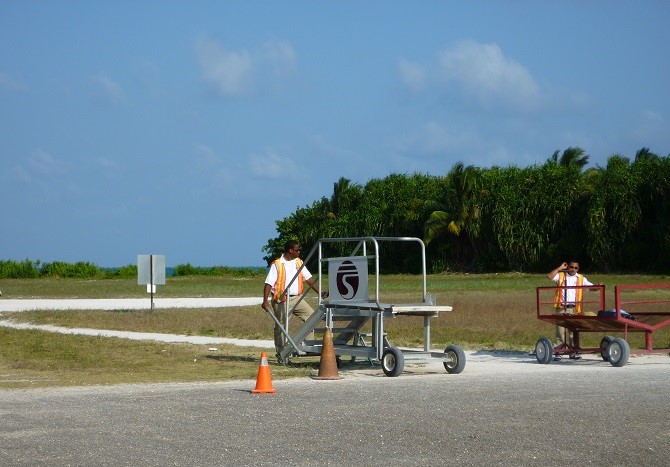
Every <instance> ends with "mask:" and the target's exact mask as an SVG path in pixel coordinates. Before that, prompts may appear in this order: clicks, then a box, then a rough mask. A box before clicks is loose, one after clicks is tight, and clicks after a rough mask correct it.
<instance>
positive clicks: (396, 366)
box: [382, 347, 405, 376]
mask: <svg viewBox="0 0 670 467" xmlns="http://www.w3.org/2000/svg"><path fill="white" fill-rule="evenodd" d="M404 368H405V357H404V355H403V354H402V350H400V349H399V348H397V347H387V348H386V350H384V353H383V354H382V370H384V374H385V375H386V376H398V375H399V374H400V373H402V370H403V369H404Z"/></svg>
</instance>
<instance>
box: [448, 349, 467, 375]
mask: <svg viewBox="0 0 670 467" xmlns="http://www.w3.org/2000/svg"><path fill="white" fill-rule="evenodd" d="M444 356H445V357H447V358H448V359H449V361H446V362H444V369H445V370H447V373H450V374H458V373H460V372H461V371H463V368H465V352H463V349H461V348H460V347H459V346H457V345H450V346H447V348H446V349H444Z"/></svg>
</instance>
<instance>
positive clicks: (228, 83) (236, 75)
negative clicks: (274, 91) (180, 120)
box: [195, 38, 296, 97]
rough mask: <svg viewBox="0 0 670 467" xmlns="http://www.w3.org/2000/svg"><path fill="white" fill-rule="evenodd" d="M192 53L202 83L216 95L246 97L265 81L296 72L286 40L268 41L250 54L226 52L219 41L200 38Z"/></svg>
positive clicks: (243, 50) (294, 62) (293, 53)
mask: <svg viewBox="0 0 670 467" xmlns="http://www.w3.org/2000/svg"><path fill="white" fill-rule="evenodd" d="M195 50H196V54H197V56H198V62H199V65H200V72H201V74H202V79H203V81H204V82H205V83H207V84H208V85H209V86H210V87H211V88H212V89H213V90H214V92H216V94H218V95H219V96H224V97H236V96H245V95H249V94H251V93H253V92H254V91H255V90H256V89H255V87H256V86H257V85H259V84H260V85H263V84H265V83H266V82H267V79H268V78H271V79H278V78H279V79H283V78H286V77H287V76H290V75H291V74H292V73H293V72H294V71H295V65H296V54H295V51H294V49H293V46H292V45H291V43H290V42H287V41H268V42H266V43H265V44H263V46H262V47H261V48H260V49H257V50H254V51H251V52H250V51H247V50H245V49H242V50H229V49H227V48H226V47H225V46H224V45H222V44H221V43H220V42H218V41H215V40H212V39H205V38H201V39H198V40H197V41H196V46H195Z"/></svg>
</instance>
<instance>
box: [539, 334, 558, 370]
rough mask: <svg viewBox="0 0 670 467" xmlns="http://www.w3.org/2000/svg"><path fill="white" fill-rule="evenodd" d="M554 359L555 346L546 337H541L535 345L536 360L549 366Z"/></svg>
mask: <svg viewBox="0 0 670 467" xmlns="http://www.w3.org/2000/svg"><path fill="white" fill-rule="evenodd" d="M553 357H554V346H553V345H552V344H551V341H550V340H549V339H547V338H546V337H540V338H539V339H538V340H537V342H536V343H535V358H536V359H537V363H542V364H543V365H544V364H547V363H549V362H550V361H551V359H552V358H553Z"/></svg>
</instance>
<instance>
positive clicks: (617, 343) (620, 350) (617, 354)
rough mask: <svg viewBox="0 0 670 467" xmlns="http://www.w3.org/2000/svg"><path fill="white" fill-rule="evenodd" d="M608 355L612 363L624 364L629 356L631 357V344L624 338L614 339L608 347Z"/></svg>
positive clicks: (613, 364) (614, 364)
mask: <svg viewBox="0 0 670 467" xmlns="http://www.w3.org/2000/svg"><path fill="white" fill-rule="evenodd" d="M607 355H608V356H609V361H610V365H612V366H617V367H619V366H624V365H625V364H626V363H627V362H628V357H630V346H629V345H628V342H626V341H625V340H624V339H621V338H619V337H617V338H615V339H612V342H611V343H610V345H609V347H607Z"/></svg>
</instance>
